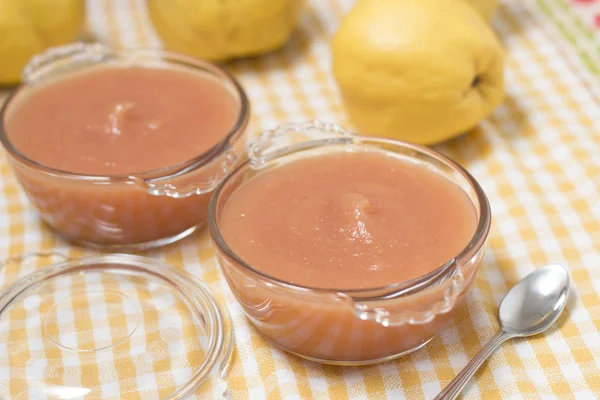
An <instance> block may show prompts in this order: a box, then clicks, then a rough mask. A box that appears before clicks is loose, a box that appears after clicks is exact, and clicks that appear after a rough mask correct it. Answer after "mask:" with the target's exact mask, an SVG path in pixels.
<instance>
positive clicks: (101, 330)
mask: <svg viewBox="0 0 600 400" xmlns="http://www.w3.org/2000/svg"><path fill="white" fill-rule="evenodd" d="M232 348H233V335H232V329H231V320H230V317H229V314H228V313H227V310H226V309H225V308H224V307H222V306H220V305H219V303H217V302H216V301H215V299H214V298H213V296H212V295H211V293H210V290H209V289H208V287H207V285H206V284H205V283H203V282H201V281H200V280H198V279H196V278H195V277H193V276H191V275H189V274H187V273H185V272H182V271H179V270H177V269H175V268H173V267H170V266H169V265H166V264H164V263H162V262H159V261H156V260H152V259H148V258H145V257H140V256H134V255H126V254H114V255H104V256H98V257H94V258H87V259H78V260H67V261H64V262H60V263H57V264H52V265H51V266H47V267H44V268H41V269H39V270H38V271H36V272H34V273H32V274H30V275H27V276H25V277H23V278H21V279H19V280H18V281H17V282H16V283H14V284H13V285H12V286H10V287H8V288H7V289H5V290H4V291H3V292H2V294H0V399H11V400H20V399H61V400H62V399H86V400H88V399H115V400H116V399H188V398H190V396H191V395H194V394H196V395H197V396H198V397H199V398H222V397H227V395H228V393H227V384H226V381H225V379H224V378H225V376H224V375H225V372H226V368H227V364H228V362H229V359H230V356H231V352H232Z"/></svg>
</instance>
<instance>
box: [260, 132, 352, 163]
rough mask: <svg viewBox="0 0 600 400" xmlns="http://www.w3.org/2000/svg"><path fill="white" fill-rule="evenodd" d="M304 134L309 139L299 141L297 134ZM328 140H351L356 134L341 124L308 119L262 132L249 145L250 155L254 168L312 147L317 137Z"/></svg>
mask: <svg viewBox="0 0 600 400" xmlns="http://www.w3.org/2000/svg"><path fill="white" fill-rule="evenodd" d="M299 134H304V135H306V136H307V137H308V138H309V139H308V140H303V141H302V142H300V143H298V142H296V141H295V140H293V138H294V136H295V135H299ZM323 137H325V138H327V139H328V141H341V142H342V143H343V142H351V141H353V140H354V139H353V138H355V135H354V134H352V133H351V132H350V131H347V130H346V129H344V128H342V127H341V126H340V125H337V124H333V123H326V122H321V121H308V122H301V123H290V124H284V125H280V126H278V127H277V128H275V129H270V130H267V131H264V132H262V133H261V134H260V135H259V136H258V137H257V138H256V139H255V140H254V141H253V142H251V143H250V145H249V146H248V157H249V158H250V162H251V163H252V166H253V167H254V168H260V167H262V166H263V165H264V164H265V163H267V162H268V161H271V160H273V159H274V158H277V157H279V156H281V155H283V154H286V153H288V152H290V151H293V150H301V149H303V148H307V147H311V146H310V143H315V144H316V143H318V142H317V141H316V140H317V139H323Z"/></svg>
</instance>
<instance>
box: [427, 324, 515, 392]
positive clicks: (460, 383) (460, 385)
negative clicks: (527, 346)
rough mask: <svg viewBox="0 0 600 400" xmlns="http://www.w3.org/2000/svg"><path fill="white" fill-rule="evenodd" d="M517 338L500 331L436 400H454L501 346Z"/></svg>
mask: <svg viewBox="0 0 600 400" xmlns="http://www.w3.org/2000/svg"><path fill="white" fill-rule="evenodd" d="M513 337H515V335H514V334H511V333H508V332H505V331H500V332H498V333H497V334H496V335H495V336H494V337H493V338H492V339H490V341H489V342H487V344H486V345H485V346H483V348H482V349H481V350H479V353H477V355H476V356H475V357H473V359H472V360H471V361H469V363H468V364H467V365H466V366H465V367H464V368H463V370H462V371H460V372H459V373H458V375H456V376H455V377H454V379H452V381H451V382H450V383H449V384H448V386H446V387H445V388H444V390H442V391H441V392H440V394H438V395H437V396H436V398H435V399H434V400H454V399H456V397H457V396H458V395H459V394H460V392H462V390H463V389H464V387H465V386H466V385H467V383H468V382H469V380H470V379H471V378H472V377H473V375H475V372H477V370H478V369H479V367H481V366H482V365H483V363H484V362H485V360H487V359H488V357H489V356H490V355H492V353H493V352H494V351H496V349H497V348H498V347H500V345H501V344H502V343H504V342H506V341H507V340H509V339H512V338H513Z"/></svg>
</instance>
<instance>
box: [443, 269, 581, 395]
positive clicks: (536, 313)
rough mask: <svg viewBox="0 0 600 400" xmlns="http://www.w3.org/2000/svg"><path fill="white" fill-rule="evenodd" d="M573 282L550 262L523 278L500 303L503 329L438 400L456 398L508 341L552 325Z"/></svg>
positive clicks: (566, 272) (566, 273) (563, 270)
mask: <svg viewBox="0 0 600 400" xmlns="http://www.w3.org/2000/svg"><path fill="white" fill-rule="evenodd" d="M569 286H570V283H569V272H568V271H567V269H566V268H565V267H563V266H561V265H547V266H545V267H542V268H540V269H538V270H536V271H535V272H532V273H531V274H529V275H527V276H526V277H525V278H523V279H521V280H520V281H519V282H518V283H517V284H516V285H515V286H513V288H512V289H511V290H510V291H509V292H508V293H507V294H506V295H505V296H504V299H502V303H501V304H500V311H499V316H500V323H501V324H502V329H501V330H500V332H498V333H497V334H496V336H494V337H493V338H492V339H491V340H490V341H489V342H488V343H487V344H486V345H485V346H484V347H483V348H482V349H481V350H480V351H479V353H477V355H476V356H475V357H474V358H473V359H472V360H471V361H470V362H469V363H468V364H467V365H466V366H465V368H463V370H462V371H461V372H460V373H459V374H458V375H456V377H455V378H454V379H453V380H452V381H451V382H450V383H449V384H448V386H446V387H445V388H444V390H442V392H441V393H440V394H438V395H437V397H436V398H435V399H434V400H452V399H455V398H456V397H457V396H458V395H459V394H460V392H461V391H462V390H463V389H464V387H465V386H466V385H467V382H469V380H470V379H471V377H472V376H473V375H475V372H477V370H478V369H479V367H481V365H483V363H484V362H485V361H486V360H487V359H488V357H489V356H490V355H491V354H492V353H493V352H494V351H495V350H496V349H497V348H498V347H500V345H501V344H502V343H504V342H505V341H507V340H509V339H512V338H515V337H525V336H531V335H536V334H538V333H541V332H543V331H545V330H546V329H548V328H549V327H550V326H551V325H552V324H553V323H554V322H555V321H556V320H557V318H558V316H559V315H560V313H561V312H562V310H563V309H564V308H565V304H566V303H567V297H568V295H569Z"/></svg>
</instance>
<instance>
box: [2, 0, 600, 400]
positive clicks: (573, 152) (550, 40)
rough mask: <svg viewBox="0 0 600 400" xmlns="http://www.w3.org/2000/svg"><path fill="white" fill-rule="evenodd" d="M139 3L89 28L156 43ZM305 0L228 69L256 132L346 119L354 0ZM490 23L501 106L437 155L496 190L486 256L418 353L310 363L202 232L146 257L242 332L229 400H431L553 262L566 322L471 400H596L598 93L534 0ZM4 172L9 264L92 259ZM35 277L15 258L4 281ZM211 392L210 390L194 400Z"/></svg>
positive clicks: (97, 10)
mask: <svg viewBox="0 0 600 400" xmlns="http://www.w3.org/2000/svg"><path fill="white" fill-rule="evenodd" d="M143 3H144V0H88V5H89V13H90V30H91V32H92V33H93V34H94V35H95V36H96V38H97V39H99V40H101V41H104V42H107V43H110V44H112V45H115V46H119V47H130V46H138V45H142V46H159V41H158V39H157V38H156V36H155V35H154V33H153V32H152V30H151V28H150V25H149V23H148V20H147V16H146V14H145V10H144V4H143ZM309 3H310V4H309V8H308V12H307V13H306V14H305V15H304V16H303V19H302V24H301V28H300V30H299V32H298V33H297V35H296V36H295V37H294V39H293V40H292V41H291V42H290V43H289V44H288V45H287V46H286V48H285V49H283V50H282V51H279V52H276V53H274V54H271V55H268V56H264V57H258V58H254V59H249V60H242V61H238V62H234V63H231V64H229V65H228V67H229V68H230V69H231V71H232V72H233V73H234V74H235V75H236V76H237V77H238V78H239V79H240V81H241V82H242V84H243V85H244V86H245V88H246V90H247V92H248V95H249V97H250V99H251V102H252V106H253V122H254V127H255V128H256V130H257V131H259V130H263V129H267V128H272V127H274V126H275V125H277V124H279V123H282V122H293V121H302V120H307V119H320V120H324V121H329V122H338V123H341V124H342V125H348V123H347V120H346V116H345V114H344V112H343V109H342V106H341V103H340V100H339V97H338V95H337V92H336V87H335V84H334V81H333V79H332V76H331V73H330V59H329V48H328V37H329V36H330V35H331V34H332V33H333V32H334V31H335V29H336V27H337V24H338V23H339V21H340V18H341V17H342V15H343V14H344V13H345V12H346V11H347V10H348V9H349V8H350V7H351V5H352V1H342V0H312V2H309ZM495 29H496V31H497V32H498V34H499V35H500V37H501V38H502V40H503V42H504V44H505V46H506V48H507V52H508V61H507V66H506V87H507V92H508V97H507V99H506V101H505V102H504V104H503V105H502V106H501V107H500V108H499V109H498V110H497V112H496V113H495V114H494V115H493V116H492V117H491V118H490V119H489V121H487V122H486V123H484V124H482V127H481V128H480V129H477V130H475V131H474V132H471V133H469V134H467V135H464V136H462V137H460V138H457V139H455V140H453V141H451V142H449V143H447V144H445V145H443V146H440V147H439V150H441V151H442V152H444V153H446V154H448V155H450V156H451V157H453V158H454V159H456V160H457V161H459V162H460V163H462V164H463V165H464V166H466V167H467V168H468V169H469V170H470V171H471V172H472V174H473V175H474V176H475V177H476V179H478V181H479V182H480V183H481V184H482V186H483V187H484V189H485V191H486V192H487V194H488V196H489V199H490V202H491V205H492V211H493V216H494V223H493V228H492V232H491V236H490V241H489V243H490V248H489V250H488V252H487V255H486V257H485V259H484V263H483V265H482V267H481V269H480V272H479V273H478V276H477V278H476V284H475V286H474V287H473V289H472V290H471V292H470V294H469V296H468V300H467V302H466V306H464V307H462V308H461V310H460V311H459V312H458V313H457V315H456V317H455V319H454V323H453V325H452V326H450V327H448V328H447V329H446V330H444V331H443V332H442V334H441V335H440V336H439V337H437V338H436V339H434V340H433V341H432V342H431V343H430V344H428V345H427V346H426V347H425V348H423V349H421V350H419V351H417V352H415V353H413V354H411V355H409V356H406V357H404V358H402V359H400V360H397V361H394V362H389V363H386V364H381V365H376V366H369V367H360V368H343V367H333V366H323V365H318V364H314V363H310V362H307V361H303V360H301V359H298V358H295V357H293V356H291V355H288V354H286V353H284V352H282V351H280V350H279V349H277V348H275V347H274V346H272V345H270V344H269V343H268V342H267V341H265V340H264V339H263V338H262V337H261V336H259V335H258V333H257V332H256V331H255V330H254V329H253V328H252V326H251V325H250V324H249V322H248V321H247V320H246V319H245V317H244V315H243V313H242V310H241V308H240V307H239V306H238V305H237V303H236V302H235V301H234V298H233V297H232V295H231V294H230V292H229V291H228V289H227V286H226V284H225V282H224V280H223V279H222V277H221V276H220V274H219V272H218V270H217V266H216V264H215V261H214V259H213V253H212V250H211V248H210V245H209V242H208V233H207V232H206V231H205V232H201V233H199V234H197V235H195V236H193V237H191V238H188V239H186V240H184V241H183V242H182V243H179V244H177V245H174V246H170V247H168V248H165V249H163V250H159V251H155V252H153V253H151V254H150V255H151V256H153V257H157V258H159V259H163V260H166V261H167V262H169V263H171V264H172V265H175V266H177V267H181V268H185V269H187V270H188V271H190V272H192V273H194V274H196V275H198V276H200V277H201V278H202V279H204V280H205V281H206V282H207V283H208V284H209V285H211V287H212V288H213V291H214V292H216V294H217V298H218V299H219V300H220V301H223V302H225V303H226V304H227V306H228V309H229V311H230V313H231V316H232V318H233V324H234V329H235V335H236V353H235V356H234V360H233V363H232V366H231V369H230V371H229V374H228V381H229V388H230V392H231V395H232V397H233V398H234V399H262V398H269V399H311V398H314V399H336V400H337V399H364V398H370V399H385V398H389V399H402V398H407V399H431V398H433V397H434V396H435V395H436V394H437V392H439V391H440V390H441V389H442V388H443V387H444V386H445V385H446V384H447V383H448V382H449V380H450V379H452V378H453V376H454V375H455V374H456V373H457V372H458V371H459V370H460V369H461V368H462V367H463V366H464V365H465V364H466V363H467V361H468V360H469V359H470V358H472V357H473V356H474V355H475V353H476V352H477V351H478V350H479V349H480V348H481V347H482V346H483V344H484V343H485V342H486V341H487V340H488V339H489V338H491V336H492V335H493V334H494V333H495V332H496V331H497V330H498V329H499V324H498V321H497V307H498V304H499V302H500V300H501V299H502V296H503V295H504V294H505V293H506V292H507V290H508V289H509V288H510V287H511V286H512V285H513V284H515V283H516V282H517V281H518V280H519V279H520V278H521V277H523V276H524V275H526V274H527V273H529V272H531V271H532V270H533V269H535V268H537V267H539V266H542V265H544V264H546V263H564V264H565V265H567V266H568V267H569V269H570V271H571V274H572V280H573V282H574V290H573V294H574V295H573V296H572V298H571V301H570V303H569V305H568V307H567V311H566V313H565V316H564V317H562V318H561V319H560V320H559V322H558V324H557V328H556V329H553V330H551V331H550V332H548V333H547V334H545V335H541V336H539V337H535V338H531V339H529V340H517V341H513V342H511V343H507V344H505V345H504V346H503V347H502V349H501V350H500V351H498V352H497V353H496V354H495V355H494V356H493V357H492V358H491V360H490V361H489V362H488V363H487V364H486V365H485V366H484V367H483V368H482V370H481V371H480V372H479V373H478V374H477V376H476V379H475V380H473V382H472V384H471V385H469V386H468V389H467V391H466V392H465V398H467V399H478V398H483V399H492V400H493V399H522V398H524V399H538V398H543V399H571V398H573V399H574V398H577V399H593V398H600V333H599V332H600V191H599V188H600V156H599V154H600V102H599V97H600V87H599V85H598V82H597V81H596V80H595V78H594V77H593V76H592V75H591V74H590V73H589V72H588V70H587V69H586V68H585V66H584V64H583V63H582V62H581V61H580V59H579V58H578V56H577V53H576V51H574V50H573V49H572V47H571V46H570V44H569V42H568V41H567V40H565V39H564V38H563V37H562V36H561V34H560V33H559V31H558V30H557V29H556V28H555V26H554V25H553V24H552V23H551V22H550V21H549V20H548V19H547V17H546V16H545V14H543V13H542V12H541V10H540V9H538V5H537V3H536V2H535V1H533V0H524V1H514V0H506V1H504V3H503V4H502V7H501V9H500V11H499V13H498V15H497V18H496V21H495ZM255 133H256V132H255ZM0 174H1V175H0V191H1V192H2V196H1V197H0V255H2V257H4V256H7V257H8V256H12V255H17V254H20V253H25V252H30V251H39V250H60V251H63V252H65V253H67V254H69V255H71V256H75V255H86V254H92V252H91V251H89V250H85V249H80V248H76V247H73V246H71V245H70V244H68V243H66V242H63V241H61V240H60V239H59V238H57V237H56V236H55V235H54V234H53V232H52V231H51V230H49V228H47V227H46V226H45V225H43V224H42V223H41V222H40V220H39V218H38V217H37V215H36V213H35V211H34V210H33V209H32V207H31V206H30V205H29V204H28V202H27V201H26V198H25V197H24V195H23V193H22V192H21V191H20V189H19V188H18V186H17V184H16V182H15V180H14V179H13V178H12V176H11V173H10V171H9V168H8V166H7V163H6V156H5V155H2V156H1V158H0ZM42 265H43V263H42V262H39V263H38V265H37V266H38V267H41V266H42ZM32 268H34V266H29V267H19V266H18V265H13V264H11V265H8V266H7V267H6V269H5V270H4V271H3V275H2V277H3V279H4V282H5V283H6V282H8V281H12V280H14V279H15V278H16V277H18V276H21V275H23V274H25V273H27V272H30V271H31V270H32ZM21 332H22V334H23V335H26V334H27V330H22V331H21ZM34 342H35V341H32V343H34ZM134 371H135V370H134ZM129 372H131V370H130V371H129ZM209 392H210V387H209V388H208V389H207V388H204V391H202V392H201V393H200V394H199V395H198V398H205V397H208V396H209ZM115 398H119V397H115ZM120 398H122V399H137V398H143V397H142V394H137V395H136V394H135V393H134V392H130V393H128V394H122V395H121V397H120Z"/></svg>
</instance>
